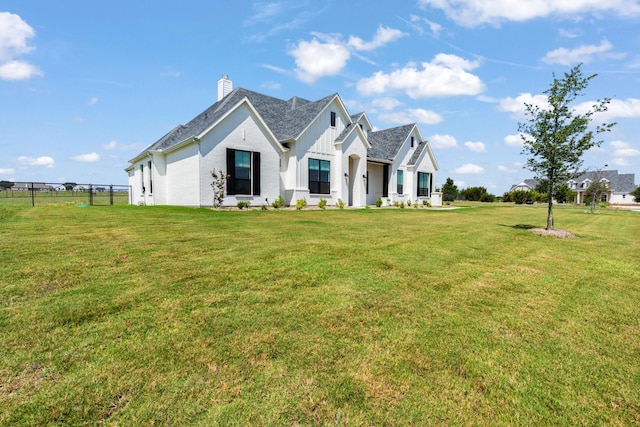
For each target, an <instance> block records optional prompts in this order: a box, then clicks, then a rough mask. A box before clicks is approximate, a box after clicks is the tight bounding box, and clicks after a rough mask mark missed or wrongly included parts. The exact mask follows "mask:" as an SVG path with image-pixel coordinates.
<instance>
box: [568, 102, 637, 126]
mask: <svg viewBox="0 0 640 427" xmlns="http://www.w3.org/2000/svg"><path fill="white" fill-rule="evenodd" d="M595 103H596V102H595V101H588V102H582V103H580V104H578V105H577V106H576V107H575V110H576V111H577V112H578V113H580V114H584V113H586V112H587V111H588V110H590V109H591V107H593V105H594V104H595ZM616 118H621V119H637V118H640V99H637V98H628V99H627V100H626V101H625V100H622V99H612V100H611V102H610V103H609V105H608V108H607V111H605V112H604V113H597V114H594V116H593V119H594V121H596V123H597V122H598V121H600V120H603V121H610V120H613V119H616Z"/></svg>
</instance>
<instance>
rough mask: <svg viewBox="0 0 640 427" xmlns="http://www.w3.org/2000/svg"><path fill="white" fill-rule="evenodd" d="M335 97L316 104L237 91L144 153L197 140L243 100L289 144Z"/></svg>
mask: <svg viewBox="0 0 640 427" xmlns="http://www.w3.org/2000/svg"><path fill="white" fill-rule="evenodd" d="M335 97H336V94H333V95H329V96H326V97H324V98H322V99H319V100H317V101H308V100H306V99H302V98H298V97H293V98H291V99H289V100H288V101H285V100H282V99H278V98H274V97H272V96H268V95H263V94H261V93H257V92H253V91H250V90H247V89H243V88H237V89H234V90H233V91H231V93H229V94H228V95H227V96H225V97H224V98H223V99H222V100H220V101H218V102H216V103H215V104H213V105H211V106H210V107H209V108H207V109H206V110H204V111H203V112H201V113H200V114H198V115H197V116H196V117H195V118H193V119H192V120H191V121H190V122H189V123H187V124H186V125H179V126H176V127H175V128H173V129H172V130H171V131H170V132H169V133H167V134H166V135H164V136H163V137H162V138H160V139H159V140H158V141H156V142H155V143H153V144H151V145H150V146H149V147H147V149H146V150H144V151H145V152H146V151H154V150H167V149H169V148H171V147H173V146H175V145H177V144H179V143H180V142H182V141H185V140H188V139H190V138H195V137H197V136H198V135H200V134H202V133H203V132H204V131H206V130H207V129H209V128H210V127H211V126H212V125H213V124H215V123H216V122H217V121H218V120H220V118H222V117H223V116H224V115H226V114H227V113H229V112H230V111H231V110H232V109H233V108H235V107H236V106H237V105H239V103H241V102H242V100H243V99H247V100H248V101H249V102H250V103H251V105H252V106H253V108H255V110H256V111H257V112H258V114H259V115H260V117H261V118H262V120H264V123H265V124H266V125H267V127H268V128H269V130H270V131H271V132H272V133H273V135H274V136H275V138H276V139H277V140H278V141H280V142H284V141H290V140H293V139H296V138H297V137H299V136H300V134H301V133H302V132H303V131H304V130H305V129H306V128H307V126H308V125H309V124H310V123H311V122H312V121H313V119H315V118H316V117H317V115H318V114H319V113H320V112H321V111H322V110H323V109H324V108H325V107H326V106H327V104H328V103H329V102H331V101H332V100H333V99H334V98H335Z"/></svg>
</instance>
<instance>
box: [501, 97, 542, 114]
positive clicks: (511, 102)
mask: <svg viewBox="0 0 640 427" xmlns="http://www.w3.org/2000/svg"><path fill="white" fill-rule="evenodd" d="M525 103H526V104H532V105H538V106H539V107H540V108H542V109H547V108H549V102H548V98H547V96H546V95H531V94H530V93H521V94H520V95H518V96H516V97H515V98H511V97H507V98H503V99H501V100H500V101H499V102H498V110H499V111H505V112H508V113H512V115H513V116H514V117H524V116H525V111H526V107H525Z"/></svg>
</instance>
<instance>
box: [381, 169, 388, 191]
mask: <svg viewBox="0 0 640 427" xmlns="http://www.w3.org/2000/svg"><path fill="white" fill-rule="evenodd" d="M382 197H389V165H384V166H383V167H382Z"/></svg>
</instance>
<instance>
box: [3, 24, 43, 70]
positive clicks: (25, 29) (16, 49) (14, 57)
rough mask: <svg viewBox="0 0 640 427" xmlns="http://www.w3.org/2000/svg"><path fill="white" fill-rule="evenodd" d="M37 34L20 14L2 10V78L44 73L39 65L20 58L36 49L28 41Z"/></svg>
mask: <svg viewBox="0 0 640 427" xmlns="http://www.w3.org/2000/svg"><path fill="white" fill-rule="evenodd" d="M35 35H36V32H35V31H34V29H33V28H31V26H30V25H29V24H27V23H26V22H25V21H23V20H22V18H20V16H18V15H15V14H13V13H9V12H0V79H3V80H24V79H28V78H30V77H33V76H41V75H42V71H40V69H39V68H38V67H36V66H35V65H31V64H29V63H28V62H26V61H23V60H20V59H18V58H19V57H20V56H22V55H26V54H28V53H29V52H31V51H32V50H33V49H34V48H33V47H32V46H29V45H28V44H27V41H28V40H29V39H31V38H33V37H35Z"/></svg>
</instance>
